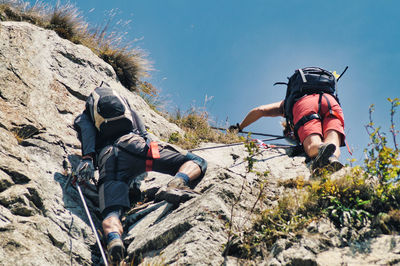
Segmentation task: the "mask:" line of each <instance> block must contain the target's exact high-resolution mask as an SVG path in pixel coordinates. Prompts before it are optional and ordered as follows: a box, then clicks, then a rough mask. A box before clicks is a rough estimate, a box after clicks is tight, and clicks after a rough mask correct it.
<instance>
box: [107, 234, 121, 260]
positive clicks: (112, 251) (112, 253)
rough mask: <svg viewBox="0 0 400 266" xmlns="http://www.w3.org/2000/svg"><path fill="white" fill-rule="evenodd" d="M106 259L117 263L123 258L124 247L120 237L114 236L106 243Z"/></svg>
mask: <svg viewBox="0 0 400 266" xmlns="http://www.w3.org/2000/svg"><path fill="white" fill-rule="evenodd" d="M107 252H108V260H109V261H110V263H111V264H114V263H115V264H117V265H118V263H120V262H121V261H123V259H124V258H125V247H124V243H123V242H122V240H121V238H115V239H113V240H111V241H110V242H109V243H108V244H107Z"/></svg>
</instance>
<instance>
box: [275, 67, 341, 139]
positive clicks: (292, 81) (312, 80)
mask: <svg viewBox="0 0 400 266" xmlns="http://www.w3.org/2000/svg"><path fill="white" fill-rule="evenodd" d="M347 68H348V67H346V68H345V70H344V71H343V72H342V74H341V75H340V76H339V77H338V78H337V79H336V77H335V76H334V75H333V74H332V73H331V72H329V71H327V70H325V69H322V68H319V67H306V68H302V69H297V70H296V71H295V72H294V74H293V75H292V76H291V77H290V78H288V79H289V82H288V83H286V82H276V83H275V84H274V85H276V84H285V85H287V90H286V96H285V100H284V116H285V118H286V123H287V127H289V128H290V129H292V130H293V131H294V134H295V136H296V138H297V139H298V136H297V129H298V128H299V125H297V126H296V125H293V106H294V104H295V103H296V101H298V100H299V99H300V98H301V97H303V96H304V95H310V94H316V93H317V94H320V95H322V94H323V93H328V94H331V95H333V96H334V97H335V98H336V100H337V101H338V103H339V99H338V96H337V91H336V83H337V81H339V79H340V77H341V76H342V75H343V74H344V72H346V70H347ZM314 118H320V117H310V118H309V119H308V120H311V119H314ZM305 120H307V118H305ZM305 122H307V121H302V123H303V124H304V123H305Z"/></svg>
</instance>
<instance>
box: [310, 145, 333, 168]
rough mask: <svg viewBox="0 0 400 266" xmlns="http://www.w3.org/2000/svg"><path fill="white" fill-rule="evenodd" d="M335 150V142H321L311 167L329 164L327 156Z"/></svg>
mask: <svg viewBox="0 0 400 266" xmlns="http://www.w3.org/2000/svg"><path fill="white" fill-rule="evenodd" d="M335 150H336V146H335V144H332V143H325V144H322V145H321V146H320V147H319V149H318V154H317V157H315V159H314V161H313V163H312V169H318V168H322V167H324V166H327V165H328V164H329V157H331V156H332V155H333V153H334V152H335Z"/></svg>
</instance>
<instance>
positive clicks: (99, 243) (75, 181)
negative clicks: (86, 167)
mask: <svg viewBox="0 0 400 266" xmlns="http://www.w3.org/2000/svg"><path fill="white" fill-rule="evenodd" d="M71 179H72V181H71ZM77 179H78V177H77V176H76V175H75V174H73V173H72V174H69V177H68V180H67V183H66V184H65V187H66V186H68V184H69V182H70V181H71V183H72V184H73V185H75V187H76V189H77V190H78V193H79V196H80V198H81V201H82V204H83V207H84V208H85V211H86V215H87V217H88V219H89V222H90V226H91V227H92V231H93V233H94V236H95V237H96V242H97V245H98V246H99V249H100V253H101V256H102V257H103V261H104V264H105V265H106V266H108V262H107V257H106V255H105V253H104V249H103V246H102V245H101V242H100V238H99V236H98V234H97V231H96V227H95V226H94V223H93V220H92V216H91V215H90V211H89V208H88V207H87V205H86V201H85V197H84V196H83V193H82V190H81V187H80V186H79V184H78V183H79V182H77Z"/></svg>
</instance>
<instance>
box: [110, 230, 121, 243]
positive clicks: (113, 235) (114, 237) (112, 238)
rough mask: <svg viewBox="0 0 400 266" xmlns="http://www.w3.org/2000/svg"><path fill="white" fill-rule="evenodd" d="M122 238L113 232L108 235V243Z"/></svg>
mask: <svg viewBox="0 0 400 266" xmlns="http://www.w3.org/2000/svg"><path fill="white" fill-rule="evenodd" d="M117 238H121V236H120V235H119V234H118V233H117V232H111V233H108V234H107V243H110V242H111V241H112V240H114V239H117Z"/></svg>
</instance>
